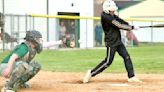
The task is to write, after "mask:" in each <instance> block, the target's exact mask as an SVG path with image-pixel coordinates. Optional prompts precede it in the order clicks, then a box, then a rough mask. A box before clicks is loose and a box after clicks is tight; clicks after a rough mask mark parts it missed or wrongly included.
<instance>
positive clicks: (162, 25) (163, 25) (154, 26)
mask: <svg viewBox="0 0 164 92" xmlns="http://www.w3.org/2000/svg"><path fill="white" fill-rule="evenodd" d="M139 27H140V28H149V27H153V28H160V27H164V24H155V25H151V26H139Z"/></svg>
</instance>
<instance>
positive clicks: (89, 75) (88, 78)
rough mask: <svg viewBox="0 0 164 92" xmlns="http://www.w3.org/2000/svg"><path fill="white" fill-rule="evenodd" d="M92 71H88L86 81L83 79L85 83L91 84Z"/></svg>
mask: <svg viewBox="0 0 164 92" xmlns="http://www.w3.org/2000/svg"><path fill="white" fill-rule="evenodd" d="M91 77H92V76H91V70H88V71H87V73H86V75H85V77H84V79H83V83H87V82H89V80H90V79H91Z"/></svg>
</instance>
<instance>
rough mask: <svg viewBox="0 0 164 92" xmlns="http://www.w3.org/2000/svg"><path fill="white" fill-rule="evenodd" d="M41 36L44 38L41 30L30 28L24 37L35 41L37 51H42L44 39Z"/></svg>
mask: <svg viewBox="0 0 164 92" xmlns="http://www.w3.org/2000/svg"><path fill="white" fill-rule="evenodd" d="M40 38H42V34H41V33H40V32H39V31H36V30H30V31H27V32H26V37H25V38H24V39H25V40H26V41H31V42H32V43H34V45H35V49H36V51H37V53H40V52H41V51H42V49H43V47H42V40H41V39H40Z"/></svg>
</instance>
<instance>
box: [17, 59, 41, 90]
mask: <svg viewBox="0 0 164 92" xmlns="http://www.w3.org/2000/svg"><path fill="white" fill-rule="evenodd" d="M40 69H41V65H40V64H39V63H38V62H35V61H33V62H31V63H30V64H29V67H28V69H27V70H26V73H24V74H23V75H22V76H21V77H20V78H19V81H17V82H16V83H15V86H16V87H20V88H28V87H29V86H28V85H27V84H26V82H27V81H29V80H30V79H31V78H33V77H34V76H35V75H36V74H37V73H38V72H39V70H40Z"/></svg>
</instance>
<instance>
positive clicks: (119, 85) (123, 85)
mask: <svg viewBox="0 0 164 92" xmlns="http://www.w3.org/2000/svg"><path fill="white" fill-rule="evenodd" d="M110 85H111V86H116V87H128V86H130V85H129V84H110Z"/></svg>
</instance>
